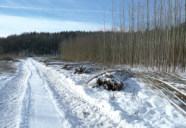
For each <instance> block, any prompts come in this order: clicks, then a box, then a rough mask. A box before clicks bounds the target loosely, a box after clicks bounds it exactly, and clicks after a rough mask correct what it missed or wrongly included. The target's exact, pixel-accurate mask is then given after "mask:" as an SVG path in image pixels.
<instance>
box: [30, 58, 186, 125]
mask: <svg viewBox="0 0 186 128" xmlns="http://www.w3.org/2000/svg"><path fill="white" fill-rule="evenodd" d="M33 61H34V63H35V64H37V66H38V67H40V68H44V69H45V70H47V71H48V72H47V73H48V74H50V76H51V78H53V79H54V80H55V79H56V78H58V79H59V80H60V81H61V82H62V83H65V85H66V86H65V87H66V88H67V89H69V91H71V92H73V93H74V94H75V95H77V96H78V97H80V98H81V99H83V100H85V101H86V102H88V103H89V104H91V105H94V106H96V107H98V108H99V110H100V112H101V113H102V114H104V115H107V116H108V117H109V118H111V119H112V120H114V122H116V123H117V124H118V126H117V127H127V128H129V127H156V128H157V127H162V128H166V127H167V128H171V127H172V128H174V127H180V128H182V127H183V128H184V127H186V122H185V117H184V116H183V115H182V114H180V113H179V112H178V111H177V110H176V109H175V108H174V107H173V106H171V105H170V104H169V102H168V101H167V100H166V99H164V98H162V97H161V96H159V95H157V94H156V93H155V91H154V90H152V89H151V88H150V87H149V86H148V85H147V84H144V83H143V82H142V81H139V80H137V79H136V78H132V77H131V78H128V79H127V80H126V79H125V78H122V79H123V80H124V81H123V83H125V84H126V85H127V86H126V87H125V88H123V90H121V91H119V92H112V91H107V90H104V89H103V88H100V89H99V88H91V86H90V85H91V84H92V83H93V82H90V84H89V85H87V86H85V83H86V81H87V80H88V79H90V78H91V77H92V76H93V74H73V73H72V71H66V70H61V69H60V66H49V67H46V66H44V65H42V64H41V63H39V62H36V61H35V60H33ZM94 75H95V74H94ZM93 81H94V80H93ZM134 89H135V92H134V96H133V91H134Z"/></svg>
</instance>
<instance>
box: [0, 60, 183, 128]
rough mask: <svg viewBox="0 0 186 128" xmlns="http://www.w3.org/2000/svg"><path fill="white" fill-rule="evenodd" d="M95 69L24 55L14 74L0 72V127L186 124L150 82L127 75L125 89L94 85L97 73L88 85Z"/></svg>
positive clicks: (168, 125)
mask: <svg viewBox="0 0 186 128" xmlns="http://www.w3.org/2000/svg"><path fill="white" fill-rule="evenodd" d="M96 74H97V73H93V74H73V73H72V71H66V70H63V69H61V66H60V65H54V66H47V67H46V66H45V65H44V64H43V63H40V62H38V61H36V60H34V59H31V58H28V59H26V60H24V61H21V62H20V63H19V65H18V70H17V72H16V73H15V74H14V75H2V74H0V127H6V128H14V127H26V128H27V127H31V128H51V127H52V128H61V127H64V128H66V127H67V128H68V127H83V128H87V127H91V128H92V127H118V128H120V127H121V128H125V127H126V128H129V127H132V128H133V127H136V128H139V127H147V128H148V127H155V128H158V127H161V128H166V127H167V128H176V127H179V128H185V127H186V121H185V118H186V117H185V116H183V115H182V114H181V113H180V112H179V111H177V110H176V109H175V108H174V107H173V106H172V105H171V104H170V103H169V102H168V101H167V100H166V99H164V98H163V97H162V96H161V95H158V94H157V93H156V91H155V90H152V88H150V87H149V86H148V85H147V84H146V83H144V82H142V81H140V80H138V79H136V78H134V77H127V75H124V76H120V77H118V79H120V80H122V81H123V83H125V85H127V86H125V87H124V88H123V89H122V90H121V91H115V92H112V91H107V90H104V89H103V88H92V84H93V83H94V82H95V79H93V80H92V81H90V83H89V84H88V85H85V83H86V81H87V80H88V79H90V78H91V77H93V76H95V75H96ZM134 89H135V91H134ZM133 91H134V95H133Z"/></svg>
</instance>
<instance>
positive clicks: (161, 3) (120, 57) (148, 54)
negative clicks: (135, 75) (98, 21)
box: [60, 0, 186, 72]
mask: <svg viewBox="0 0 186 128" xmlns="http://www.w3.org/2000/svg"><path fill="white" fill-rule="evenodd" d="M111 2H112V7H111V8H112V9H111V10H112V13H111V17H112V28H111V29H107V28H106V27H105V26H104V29H103V33H102V34H97V35H91V34H90V35H88V36H86V37H85V36H77V37H76V38H75V39H74V40H72V39H68V40H64V41H63V42H62V43H61V45H60V47H61V48H60V49H61V58H62V59H70V60H101V61H102V62H105V63H112V64H122V65H130V66H131V67H133V66H139V65H140V66H145V67H146V68H147V69H148V67H152V69H154V67H156V68H158V70H162V71H170V70H171V71H173V72H175V71H176V70H177V69H182V71H185V66H186V1H184V0H111ZM103 8H104V7H103ZM104 14H105V13H104ZM104 16H105V15H104ZM104 23H105V19H104Z"/></svg>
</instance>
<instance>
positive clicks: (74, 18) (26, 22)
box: [0, 0, 111, 37]
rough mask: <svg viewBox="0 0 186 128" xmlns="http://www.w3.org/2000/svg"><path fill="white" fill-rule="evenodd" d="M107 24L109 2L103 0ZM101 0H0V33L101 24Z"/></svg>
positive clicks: (88, 28)
mask: <svg viewBox="0 0 186 128" xmlns="http://www.w3.org/2000/svg"><path fill="white" fill-rule="evenodd" d="M105 1H106V3H105V7H106V9H105V11H106V12H107V13H106V24H107V25H108V26H109V23H110V16H111V14H110V13H108V12H110V10H111V9H110V6H109V5H108V2H107V0H105ZM103 15H104V13H103V1H102V0H0V19H1V20H0V37H6V36H8V35H11V34H21V33H23V32H31V31H37V32H41V31H42V32H59V31H71V30H74V31H76V30H82V31H84V30H85V31H92V30H100V29H102V28H103V23H104V20H103Z"/></svg>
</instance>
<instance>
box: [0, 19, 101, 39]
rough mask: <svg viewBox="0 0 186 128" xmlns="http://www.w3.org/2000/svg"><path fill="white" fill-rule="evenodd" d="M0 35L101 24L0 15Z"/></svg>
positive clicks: (90, 28) (83, 28) (93, 28)
mask: <svg viewBox="0 0 186 128" xmlns="http://www.w3.org/2000/svg"><path fill="white" fill-rule="evenodd" d="M0 19H1V20H0V37H6V36H8V35H10V34H21V33H23V32H33V31H36V32H60V31H76V30H81V31H96V30H99V29H100V28H103V25H101V24H97V23H92V22H76V21H57V20H51V19H43V18H27V17H18V16H7V15H0Z"/></svg>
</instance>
